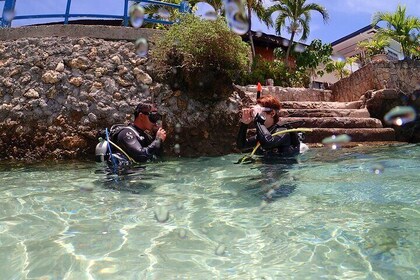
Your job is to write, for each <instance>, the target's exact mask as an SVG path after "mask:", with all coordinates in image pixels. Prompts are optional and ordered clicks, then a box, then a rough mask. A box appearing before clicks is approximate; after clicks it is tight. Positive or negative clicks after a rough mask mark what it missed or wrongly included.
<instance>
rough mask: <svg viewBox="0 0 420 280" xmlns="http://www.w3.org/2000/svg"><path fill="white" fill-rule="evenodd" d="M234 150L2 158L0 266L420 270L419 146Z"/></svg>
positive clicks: (54, 272) (219, 272) (185, 271)
mask: <svg viewBox="0 0 420 280" xmlns="http://www.w3.org/2000/svg"><path fill="white" fill-rule="evenodd" d="M238 158H239V155H229V156H225V157H216V158H198V159H174V160H167V161H166V162H164V163H158V164H150V165H148V166H147V167H146V169H143V170H137V171H136V172H135V173H134V174H131V175H127V176H124V177H121V178H116V177H110V176H107V175H106V174H105V173H104V172H103V168H102V166H101V165H98V164H96V163H92V162H58V163H42V164H41V163H39V164H32V165H16V164H15V165H11V164H10V163H4V162H3V163H0V176H1V182H2V184H1V186H0V201H1V204H0V205H1V208H0V275H1V276H0V278H1V279H419V278H420V272H419V270H420V266H419V263H420V245H419V244H420V242H419V241H420V240H419V236H420V235H419V233H420V226H419V218H420V205H419V203H420V192H419V185H420V184H419V181H420V175H419V170H420V160H419V159H420V146H418V145H417V146H416V145H406V146H399V147H383V148H363V149H362V148H353V149H346V150H338V151H329V150H324V149H313V150H310V151H309V152H308V153H307V154H305V155H304V156H303V157H301V158H300V159H299V163H298V164H293V165H282V164H263V163H255V164H249V165H236V164H233V162H236V161H237V159H238ZM375 170H376V173H378V174H376V173H375ZM270 197H271V199H270ZM159 207H160V208H161V209H163V211H165V210H167V211H169V218H168V220H167V221H164V220H165V217H164V218H160V219H161V220H162V221H163V222H159V221H158V220H157V218H156V214H155V212H156V209H158V208H159ZM158 216H159V215H158ZM163 216H164V215H163ZM159 217H160V216H159Z"/></svg>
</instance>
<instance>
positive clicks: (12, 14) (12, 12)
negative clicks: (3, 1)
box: [4, 10, 16, 22]
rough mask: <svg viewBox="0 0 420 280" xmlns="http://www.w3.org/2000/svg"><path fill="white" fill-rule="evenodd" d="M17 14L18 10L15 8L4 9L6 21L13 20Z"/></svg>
mask: <svg viewBox="0 0 420 280" xmlns="http://www.w3.org/2000/svg"><path fill="white" fill-rule="evenodd" d="M15 16H16V12H15V10H7V11H4V19H5V21H9V22H10V21H12V20H13V19H14V18H15Z"/></svg>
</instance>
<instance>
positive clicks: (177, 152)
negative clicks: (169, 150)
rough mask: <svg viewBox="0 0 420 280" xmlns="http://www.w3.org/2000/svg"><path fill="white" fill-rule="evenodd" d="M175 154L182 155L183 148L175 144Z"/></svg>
mask: <svg viewBox="0 0 420 280" xmlns="http://www.w3.org/2000/svg"><path fill="white" fill-rule="evenodd" d="M174 152H175V153H176V154H179V153H181V146H180V145H179V144H175V145H174Z"/></svg>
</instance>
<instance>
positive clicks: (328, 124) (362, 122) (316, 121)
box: [280, 117, 383, 128]
mask: <svg viewBox="0 0 420 280" xmlns="http://www.w3.org/2000/svg"><path fill="white" fill-rule="evenodd" d="M287 123H294V124H293V127H309V128H313V127H316V128H382V127H383V126H382V123H381V121H380V120H378V119H374V118H348V117H336V118H334V117H326V118H306V117H304V118H280V124H287Z"/></svg>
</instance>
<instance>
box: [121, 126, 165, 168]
mask: <svg viewBox="0 0 420 280" xmlns="http://www.w3.org/2000/svg"><path fill="white" fill-rule="evenodd" d="M116 144H117V145H118V146H119V147H120V148H121V149H123V150H124V151H125V152H126V153H127V154H128V155H129V156H130V157H131V158H132V159H134V160H135V161H136V162H146V161H148V160H152V159H155V158H157V157H158V156H160V155H161V153H162V141H161V140H160V139H159V138H155V139H154V138H153V137H152V136H151V135H150V134H148V133H146V132H145V131H144V130H142V129H140V128H138V127H136V126H135V125H134V124H130V125H128V126H127V127H125V128H123V129H122V130H121V131H120V132H119V133H118V137H117V143H116ZM113 150H114V151H115V153H116V154H118V155H119V156H121V157H122V158H126V157H125V156H124V154H123V153H121V152H119V151H117V150H116V149H113Z"/></svg>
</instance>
